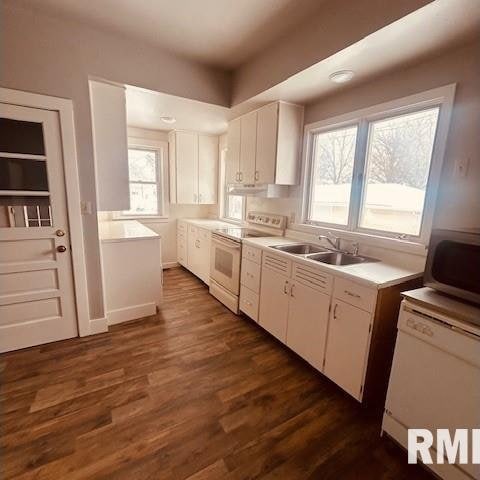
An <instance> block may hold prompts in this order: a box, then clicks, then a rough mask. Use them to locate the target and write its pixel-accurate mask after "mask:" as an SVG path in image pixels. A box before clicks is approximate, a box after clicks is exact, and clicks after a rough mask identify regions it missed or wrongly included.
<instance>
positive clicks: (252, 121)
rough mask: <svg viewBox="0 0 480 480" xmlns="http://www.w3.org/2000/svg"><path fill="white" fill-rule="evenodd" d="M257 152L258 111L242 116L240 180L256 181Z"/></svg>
mask: <svg viewBox="0 0 480 480" xmlns="http://www.w3.org/2000/svg"><path fill="white" fill-rule="evenodd" d="M256 152H257V112H251V113H247V115H244V116H243V117H241V118H240V168H239V172H240V175H239V176H240V182H241V183H243V184H249V185H250V184H254V183H255V158H256Z"/></svg>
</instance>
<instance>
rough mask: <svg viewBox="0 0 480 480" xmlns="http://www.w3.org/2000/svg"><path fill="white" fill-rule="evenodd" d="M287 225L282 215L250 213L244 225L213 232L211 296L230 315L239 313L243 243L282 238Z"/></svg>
mask: <svg viewBox="0 0 480 480" xmlns="http://www.w3.org/2000/svg"><path fill="white" fill-rule="evenodd" d="M286 222H287V218H286V217H285V216H283V215H274V214H270V213H260V212H249V213H248V215H247V223H246V225H245V226H239V227H235V226H232V227H228V228H222V229H218V230H214V231H213V232H212V242H211V255H210V258H211V263H210V294H211V295H213V296H214V297H215V298H217V299H218V300H219V301H220V302H222V303H223V304H224V305H225V306H226V307H228V308H229V309H230V310H232V312H234V313H236V314H238V313H239V309H238V303H239V295H240V273H241V272H240V269H241V263H242V240H243V239H244V238H252V237H272V236H282V235H284V233H285V226H286ZM253 227H255V228H253Z"/></svg>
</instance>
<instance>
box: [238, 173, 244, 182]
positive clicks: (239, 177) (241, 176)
mask: <svg viewBox="0 0 480 480" xmlns="http://www.w3.org/2000/svg"><path fill="white" fill-rule="evenodd" d="M238 179H239V180H240V181H241V182H243V173H242V172H238Z"/></svg>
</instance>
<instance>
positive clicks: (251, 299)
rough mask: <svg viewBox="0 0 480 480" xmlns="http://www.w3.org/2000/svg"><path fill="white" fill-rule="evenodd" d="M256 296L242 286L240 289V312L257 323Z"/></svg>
mask: <svg viewBox="0 0 480 480" xmlns="http://www.w3.org/2000/svg"><path fill="white" fill-rule="evenodd" d="M258 303H259V298H258V294H257V293H255V292H252V291H251V290H250V289H249V288H247V287H245V286H244V285H242V286H241V287H240V310H241V311H242V312H243V313H245V314H247V315H248V316H249V317H250V318H252V319H253V320H255V321H256V322H258Z"/></svg>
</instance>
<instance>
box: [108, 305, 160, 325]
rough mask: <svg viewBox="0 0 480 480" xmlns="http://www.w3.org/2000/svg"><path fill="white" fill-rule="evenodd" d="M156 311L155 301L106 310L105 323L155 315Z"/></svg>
mask: <svg viewBox="0 0 480 480" xmlns="http://www.w3.org/2000/svg"><path fill="white" fill-rule="evenodd" d="M156 313H157V304H156V303H155V302H150V303H142V304H140V305H130V306H128V307H122V308H117V309H115V310H110V311H109V312H107V324H108V325H115V324H117V323H122V322H128V321H129V320H136V319H138V318H142V317H148V316H150V315H155V314H156Z"/></svg>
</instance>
